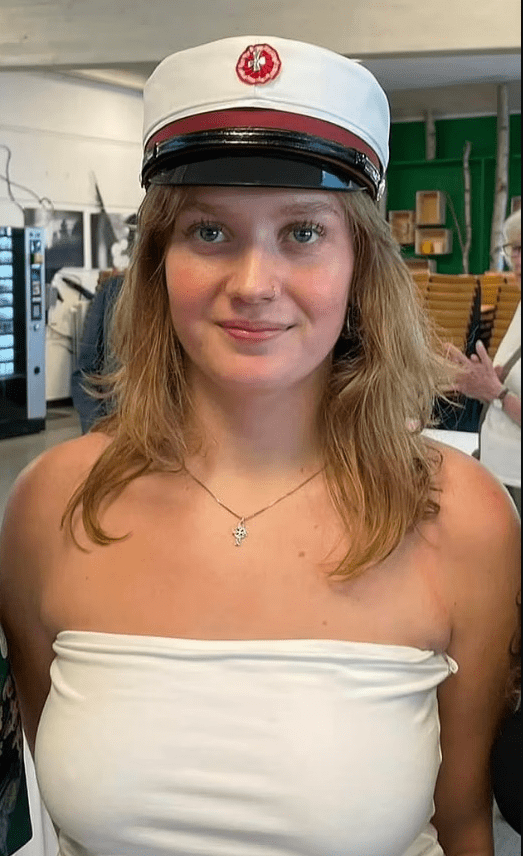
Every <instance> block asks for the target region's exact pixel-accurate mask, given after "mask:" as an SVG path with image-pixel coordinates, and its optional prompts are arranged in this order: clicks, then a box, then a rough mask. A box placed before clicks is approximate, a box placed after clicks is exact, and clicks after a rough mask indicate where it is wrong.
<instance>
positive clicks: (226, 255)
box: [0, 36, 519, 856]
mask: <svg viewBox="0 0 523 856" xmlns="http://www.w3.org/2000/svg"><path fill="white" fill-rule="evenodd" d="M144 109H145V126H144V161H143V169H142V182H143V185H144V187H145V188H146V193H145V198H144V201H143V204H142V206H141V208H140V212H139V228H138V239H137V245H136V247H135V253H134V256H133V259H132V262H131V265H130V267H129V270H128V272H127V274H126V277H125V280H124V284H123V287H122V290H121V291H120V295H119V297H118V300H117V305H116V308H115V316H114V324H113V328H112V332H113V339H112V350H113V351H114V355H115V360H116V370H115V371H114V373H113V374H112V376H111V378H110V380H111V387H110V391H111V395H112V399H113V401H114V407H113V409H112V410H111V413H110V414H109V415H108V416H107V417H106V418H104V419H103V420H101V421H99V422H98V423H97V425H96V426H95V428H94V429H93V430H92V431H91V432H90V433H89V434H87V435H85V436H83V437H79V438H76V439H74V440H72V441H70V442H69V443H66V444H63V445H61V446H57V447H55V448H53V449H51V450H49V451H47V452H45V453H44V455H43V456H41V457H40V458H39V459H37V460H36V461H35V462H33V464H32V465H31V466H30V467H29V468H28V469H27V470H26V471H25V472H23V473H22V474H21V476H20V477H19V479H18V480H17V483H16V485H15V487H14V489H13V491H12V493H11V496H10V498H9V502H8V506H7V511H6V515H5V522H4V526H3V531H2V536H1V539H0V568H1V577H0V620H1V622H2V624H3V626H4V629H5V631H6V635H7V637H8V641H9V643H10V646H11V650H12V661H13V669H14V674H15V677H16V681H17V686H18V689H19V696H20V699H21V708H22V715H23V720H24V726H25V729H26V732H27V735H28V740H29V744H30V746H31V748H32V750H33V751H34V753H35V765H36V770H37V775H38V781H39V786H40V789H41V792H42V796H43V799H44V801H45V803H46V805H47V808H48V810H49V813H50V815H51V817H52V818H53V820H54V822H55V824H56V826H57V828H58V829H59V841H60V854H61V856H80V854H84V853H89V854H90V856H102V854H108V853H125V854H126V856H196V854H205V856H218V854H227V856H232V854H234V856H255V854H256V856H269V855H270V856H313V854H321V856H341V854H344V856H364V854H365V856H371V855H372V856H442V854H445V856H465V854H466V856H493V833H492V794H491V788H490V778H489V759H490V752H491V746H492V742H493V739H494V735H495V734H496V732H497V729H498V724H499V721H500V718H501V716H502V712H503V709H504V699H503V695H504V687H505V684H506V681H507V676H508V674H509V670H510V642H511V639H512V637H513V634H514V630H515V627H516V625H517V604H516V601H517V592H518V589H519V573H518V550H519V525H518V524H519V519H518V516H517V514H516V513H515V511H514V508H513V505H512V502H511V501H510V498H509V497H508V496H507V495H506V492H505V491H504V489H503V488H502V486H501V485H500V484H499V483H498V481H497V480H496V479H495V478H494V477H493V476H492V475H491V474H490V473H489V472H488V471H487V470H486V469H485V468H484V467H483V466H482V465H481V464H480V463H479V462H478V461H476V460H474V459H473V458H471V457H470V456H468V455H465V454H462V453H460V452H458V451H457V450H455V449H451V448H449V447H447V446H444V445H441V444H437V443H435V442H433V441H432V440H430V439H428V438H427V437H425V436H424V435H423V433H422V432H423V430H424V428H425V427H426V425H427V424H428V422H429V421H430V418H431V414H432V408H433V402H434V399H435V396H436V395H437V394H438V392H439V391H440V390H441V389H443V388H444V386H445V385H446V383H447V382H448V365H447V364H446V362H445V361H444V360H443V358H442V356H441V355H440V354H438V353H436V351H435V350H434V348H433V342H432V337H431V333H430V330H429V327H428V321H427V319H426V317H425V315H424V313H423V312H422V310H421V307H420V306H419V300H418V296H417V289H416V286H415V285H414V283H413V281H412V277H411V276H410V273H409V271H408V269H407V267H406V266H405V263H404V261H403V260H402V258H401V253H400V250H399V247H398V245H397V243H396V242H395V241H394V239H393V237H392V234H391V231H390V228H389V226H388V224H387V223H386V222H385V220H384V219H383V217H382V216H381V214H380V213H379V209H378V205H377V202H378V201H379V198H380V194H381V192H382V189H383V183H384V176H385V171H386V167H387V163H388V135H389V109H388V103H387V99H386V96H385V94H384V92H383V90H382V89H381V87H380V86H379V84H378V82H377V81H376V79H375V78H374V77H373V76H372V75H371V74H370V72H368V71H367V70H366V69H365V68H364V67H363V66H362V65H361V64H360V63H357V62H353V61H351V60H349V59H347V58H346V57H343V56H340V55H338V54H335V53H333V52H332V51H329V50H326V49H324V48H320V47H317V46H314V45H309V44H304V43H302V42H296V41H293V40H288V39H282V38H277V37H260V36H257V37H253V36H235V37H232V38H227V39H223V40H220V41H217V42H213V43H211V44H206V45H200V46H198V47H195V48H190V49H188V50H184V51H181V52H179V53H176V54H174V55H173V56H171V57H168V58H167V59H166V60H164V61H163V62H162V63H161V64H160V65H159V67H158V68H157V69H156V71H155V72H154V73H153V75H152V77H151V78H150V80H149V81H148V83H147V85H146V87H145V93H144Z"/></svg>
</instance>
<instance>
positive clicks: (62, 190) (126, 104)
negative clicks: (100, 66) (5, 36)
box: [0, 72, 142, 226]
mask: <svg viewBox="0 0 523 856" xmlns="http://www.w3.org/2000/svg"><path fill="white" fill-rule="evenodd" d="M141 125H142V99H141V93H139V92H134V91H131V90H124V89H117V88H113V87H108V86H105V85H102V84H97V83H92V82H88V81H85V82H84V81H80V80H75V79H71V78H66V77H62V76H60V75H52V74H47V75H46V74H32V73H29V72H1V73H0V176H5V172H6V161H7V151H6V149H5V148H4V146H7V147H8V148H9V149H10V151H11V161H10V164H9V172H10V177H11V180H12V181H13V182H17V183H19V184H22V185H25V186H26V187H28V188H30V189H31V190H32V191H33V193H35V194H36V195H37V196H38V197H40V198H42V197H49V199H50V200H51V201H52V203H53V205H54V207H55V208H56V209H58V210H60V209H65V210H77V209H81V210H86V209H90V210H92V211H96V210H98V208H97V201H96V195H95V188H94V178H93V176H96V180H97V183H98V186H99V188H100V191H101V194H102V198H103V200H104V203H105V206H106V208H107V210H109V211H115V212H121V213H125V214H130V213H132V212H133V211H136V209H137V207H138V205H139V203H140V200H141V198H142V191H141V189H140V185H139V170H140V160H141ZM12 189H13V193H14V195H15V197H16V198H17V200H18V201H19V203H20V204H21V205H22V206H37V205H38V203H37V201H36V199H35V197H34V196H32V195H31V194H29V193H27V192H26V191H23V190H20V189H19V188H17V187H15V186H13V188H12ZM0 224H2V225H11V226H19V225H23V215H22V213H21V212H20V210H19V209H18V208H17V207H16V206H15V205H14V204H13V203H12V202H11V201H10V200H9V197H8V193H7V186H6V182H5V180H1V179H0Z"/></svg>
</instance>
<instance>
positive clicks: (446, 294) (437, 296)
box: [425, 274, 478, 350]
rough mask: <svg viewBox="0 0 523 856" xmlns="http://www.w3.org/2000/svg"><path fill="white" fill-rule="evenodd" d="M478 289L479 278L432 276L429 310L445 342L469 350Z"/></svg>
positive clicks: (428, 294) (427, 302)
mask: <svg viewBox="0 0 523 856" xmlns="http://www.w3.org/2000/svg"><path fill="white" fill-rule="evenodd" d="M477 289H478V280H477V277H475V276H461V275H456V276H452V275H446V274H431V276H430V278H429V283H428V288H427V291H426V294H425V306H426V309H427V311H428V313H429V316H430V317H431V318H432V320H433V321H434V326H435V330H436V333H437V335H438V336H439V338H440V339H441V340H442V341H443V342H452V344H453V345H455V346H456V347H457V348H459V349H460V350H465V348H466V345H467V341H468V336H469V331H470V325H471V319H472V311H473V307H474V300H475V297H476V293H477Z"/></svg>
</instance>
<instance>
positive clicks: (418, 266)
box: [404, 258, 437, 274]
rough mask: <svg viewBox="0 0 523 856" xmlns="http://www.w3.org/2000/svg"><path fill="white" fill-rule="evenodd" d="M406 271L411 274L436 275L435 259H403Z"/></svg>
mask: <svg viewBox="0 0 523 856" xmlns="http://www.w3.org/2000/svg"><path fill="white" fill-rule="evenodd" d="M404 262H405V264H406V265H407V267H408V269H409V270H410V271H412V272H413V273H418V272H419V273H427V274H429V273H436V270H437V268H436V259H429V258H426V259H413V258H409V259H404Z"/></svg>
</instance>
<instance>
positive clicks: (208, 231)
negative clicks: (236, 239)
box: [195, 223, 224, 244]
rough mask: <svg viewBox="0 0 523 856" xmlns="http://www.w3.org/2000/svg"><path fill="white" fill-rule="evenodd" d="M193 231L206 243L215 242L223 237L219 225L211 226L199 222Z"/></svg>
mask: <svg viewBox="0 0 523 856" xmlns="http://www.w3.org/2000/svg"><path fill="white" fill-rule="evenodd" d="M195 233H196V234H197V235H198V237H199V238H201V239H202V241H205V243H207V244H217V243H219V242H220V241H222V240H223V238H224V235H223V232H222V230H221V229H220V227H219V226H213V225H211V224H207V223H200V224H199V225H198V226H197V227H196V229H195Z"/></svg>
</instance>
